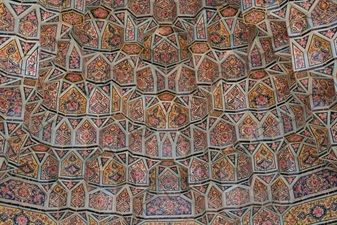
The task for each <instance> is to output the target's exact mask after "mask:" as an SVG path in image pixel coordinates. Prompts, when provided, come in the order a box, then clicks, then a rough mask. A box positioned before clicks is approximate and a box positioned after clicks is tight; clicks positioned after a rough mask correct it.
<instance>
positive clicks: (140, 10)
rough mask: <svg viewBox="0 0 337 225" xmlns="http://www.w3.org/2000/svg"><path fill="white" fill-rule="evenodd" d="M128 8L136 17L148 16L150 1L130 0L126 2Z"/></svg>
mask: <svg viewBox="0 0 337 225" xmlns="http://www.w3.org/2000/svg"><path fill="white" fill-rule="evenodd" d="M128 7H129V9H130V10H131V12H133V13H134V14H135V15H136V16H143V15H144V14H150V12H151V1H150V0H130V1H128Z"/></svg>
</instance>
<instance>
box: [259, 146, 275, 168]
mask: <svg viewBox="0 0 337 225" xmlns="http://www.w3.org/2000/svg"><path fill="white" fill-rule="evenodd" d="M276 166H277V165H276V159H275V154H274V152H272V150H270V149H268V147H267V146H266V145H265V144H261V145H260V147H259V148H258V149H257V150H256V152H255V153H254V169H255V170H256V171H268V170H274V169H276V168H277V167H276Z"/></svg>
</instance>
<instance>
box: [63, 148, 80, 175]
mask: <svg viewBox="0 0 337 225" xmlns="http://www.w3.org/2000/svg"><path fill="white" fill-rule="evenodd" d="M60 169H61V174H60V175H61V176H63V177H80V176H82V175H83V162H82V159H81V158H80V157H79V156H78V155H77V154H76V153H74V152H70V154H69V155H68V156H66V157H65V158H64V159H63V160H62V162H61V168H60Z"/></svg>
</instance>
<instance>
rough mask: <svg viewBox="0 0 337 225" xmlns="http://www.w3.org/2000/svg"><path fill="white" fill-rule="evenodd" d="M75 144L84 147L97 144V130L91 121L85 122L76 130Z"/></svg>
mask: <svg viewBox="0 0 337 225" xmlns="http://www.w3.org/2000/svg"><path fill="white" fill-rule="evenodd" d="M75 144H76V145H82V146H87V145H93V144H97V130H96V128H95V127H94V126H93V125H92V123H90V122H89V120H85V121H84V122H83V123H82V125H81V126H80V127H79V128H78V129H77V130H76V133H75Z"/></svg>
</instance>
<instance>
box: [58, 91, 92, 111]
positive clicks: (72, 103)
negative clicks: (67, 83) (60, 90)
mask: <svg viewBox="0 0 337 225" xmlns="http://www.w3.org/2000/svg"><path fill="white" fill-rule="evenodd" d="M59 104H60V105H59V110H60V112H62V113H64V114H84V113H85V112H86V107H87V99H86V97H85V96H84V95H83V94H82V93H81V92H80V91H79V90H77V88H75V87H72V88H71V89H69V90H68V91H66V92H65V93H64V94H63V95H62V96H61V97H60V100H59Z"/></svg>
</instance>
